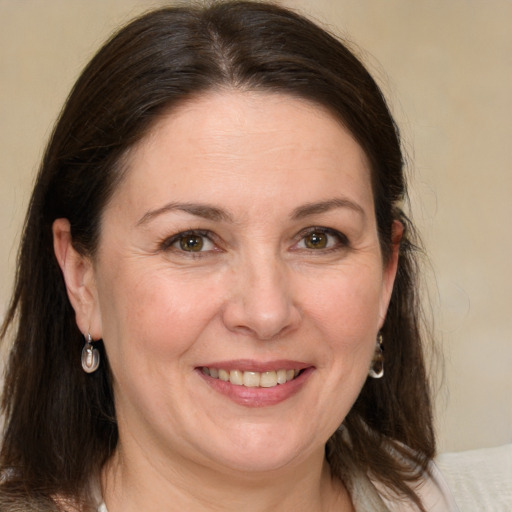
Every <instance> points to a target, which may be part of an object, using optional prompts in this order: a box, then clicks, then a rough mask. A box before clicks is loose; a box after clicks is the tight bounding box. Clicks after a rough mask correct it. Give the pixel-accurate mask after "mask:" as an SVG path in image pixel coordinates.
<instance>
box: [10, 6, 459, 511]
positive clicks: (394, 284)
mask: <svg viewBox="0 0 512 512" xmlns="http://www.w3.org/2000/svg"><path fill="white" fill-rule="evenodd" d="M405 193H406V190H405V183H404V176H403V168H402V157H401V152H400V143H399V137H398V132H397V130H396V127H395V125H394V123H393V120H392V118H391V116H390V114H389V111H388V109H387V107H386V104H385V101H384V100H383V98H382V95H381V93H380V91H379V89H378V87H377V86H376V84H375V83H374V81H373V80H372V78H371V77H370V76H369V74H368V73H367V71H366V70H365V69H364V67H363V66H362V65H361V63H360V62H359V61H358V60H357V59H356V58H355V57H354V56H353V55H352V54H351V53H350V52H349V51H348V50H347V48H346V47H345V46H344V45H343V44H341V43H340V42H338V41H337V40H335V39H334V38H333V37H332V36H330V35H329V34H327V33H326V32H325V31H323V30H322V29H320V28H318V27H317V26H315V25H314V24H312V23H311V22H309V21H307V20H305V19H303V18H302V17H300V16H298V15H296V14H294V13H291V12H289V11H286V10H284V9H282V8H279V7H276V6H272V5H267V4H260V3H251V2H228V3H220V4H215V5H213V6H211V7H208V8H169V9H163V10H159V11H155V12H152V13H149V14H147V15H146V16H144V17H142V18H140V19H139V20H136V21H134V22H132V23H131V24H129V25H128V26H127V27H125V28H124V29H122V30H121V31H120V32H119V33H118V34H117V35H116V36H114V37H113V38H112V39H111V40H110V41H109V42H108V43H107V44H106V45H105V46H104V47H103V48H102V49H101V50H100V51H99V53H98V54H97V55H96V56H95V57H94V59H93V60H92V61H91V63H90V64H89V65H88V66H87V68H86V69H85V70H84V72H83V74H82V76H81V77H80V78H79V80H78V82H77V84H76V85H75V87H74V89H73V91H72V92H71V95H70V97H69V99H68V101H67V104H66V106H65V108H64V110H63V112H62V115H61V117H60V119H59V121H58V123H57V126H56V128H55V131H54V133H53V136H52V138H51V140H50V143H49V145H48V149H47V151H46V154H45V156H44V160H43V163H42V166H41V170H40V173H39V177H38V180H37V183H36V186H35V189H34V193H33V197H32V201H31V205H30V210H29V213H28V217H27V222H26V226H25V232H24V237H23V242H22V248H21V252H20V259H19V270H18V279H17V284H16V289H15V293H14V297H13V300H12V305H11V308H10V310H9V313H8V315H7V319H6V322H5V324H4V327H3V336H4V337H5V333H6V331H7V329H8V327H9V326H13V328H14V338H15V341H14V345H13V348H12V351H11V356H10V360H9V366H8V370H7V376H6V383H5V390H4V399H3V407H4V412H5V417H6V427H5V436H4V440H3V446H2V452H1V464H2V468H3V482H2V486H1V487H2V500H3V504H2V506H3V508H2V510H4V509H5V510H19V509H21V510H30V509H32V510H102V511H104V510H106V509H107V507H108V511H109V512H117V511H130V510H145V511H153V510H155V511H156V510H158V511H160V510H198V511H199V510H205V511H206V510H208V511H210V510H218V509H219V510H220V509H222V510H232V509H235V508H236V509H237V510H239V509H242V510H247V511H264V510H271V509H275V508H276V507H279V508H280V509H282V510H295V511H299V510H308V511H315V510H318V511H320V510H322V511H327V510H328V511H334V510H336V511H352V510H356V511H362V510H365V511H366V510H376V511H381V510H382V511H386V510H454V509H455V508H454V505H453V503H452V502H451V501H450V498H449V496H448V495H447V493H446V490H445V489H444V488H443V484H442V481H441V480H440V478H439V476H438V475H437V473H436V470H435V467H434V466H433V465H432V463H431V460H432V457H433V456H434V453H435V442H434V435H433V427H432V413H431V403H430V397H429V391H428V383H427V379H426V372H425V367H424V363H423V356H422V345H421V335H420V325H419V309H418V303H417V300H416V290H415V280H414V278H415V260H414V244H413V243H412V240H411V226H410V225H409V222H408V220H407V218H406V217H405V216H404V214H403V213H402V211H401V210H400V207H399V206H400V202H401V201H402V200H403V198H404V197H405ZM383 346H385V356H384V353H383ZM16 507H17V508H16ZM436 507H437V508H436Z"/></svg>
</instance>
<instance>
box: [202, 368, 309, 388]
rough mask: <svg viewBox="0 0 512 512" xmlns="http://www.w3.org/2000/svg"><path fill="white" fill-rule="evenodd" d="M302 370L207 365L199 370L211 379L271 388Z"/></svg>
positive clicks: (249, 386)
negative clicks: (247, 369)
mask: <svg viewBox="0 0 512 512" xmlns="http://www.w3.org/2000/svg"><path fill="white" fill-rule="evenodd" d="M303 371H304V370H302V369H298V368H295V369H285V368H281V369H278V370H269V371H263V372H256V371H242V370H238V369H225V368H213V367H207V366H203V367H201V372H202V373H203V374H204V375H208V376H209V377H211V378H212V379H217V380H220V381H223V382H229V383H231V384H233V385H235V386H244V387H246V388H273V387H276V386H279V385H283V384H286V383H288V382H291V381H293V380H295V379H296V378H297V377H299V376H300V375H301V373H302V372H303Z"/></svg>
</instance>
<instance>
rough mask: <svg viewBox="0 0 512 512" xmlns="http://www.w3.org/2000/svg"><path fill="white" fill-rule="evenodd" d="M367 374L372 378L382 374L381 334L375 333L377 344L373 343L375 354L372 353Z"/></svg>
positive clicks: (378, 377) (379, 377)
mask: <svg viewBox="0 0 512 512" xmlns="http://www.w3.org/2000/svg"><path fill="white" fill-rule="evenodd" d="M368 375H369V376H370V377H372V378H373V379H381V378H382V377H383V376H384V353H383V352H382V334H381V333H380V332H379V334H378V335H377V344H376V345H375V354H373V359H372V364H371V366H370V370H369V371H368Z"/></svg>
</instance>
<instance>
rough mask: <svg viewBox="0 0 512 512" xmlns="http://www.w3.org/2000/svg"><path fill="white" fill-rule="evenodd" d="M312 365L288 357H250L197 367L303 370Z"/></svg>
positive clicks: (249, 370) (243, 370)
mask: <svg viewBox="0 0 512 512" xmlns="http://www.w3.org/2000/svg"><path fill="white" fill-rule="evenodd" d="M311 366H312V365H311V364H310V363H305V362H303V361H291V360H289V359H281V360H274V361H254V360H251V359H234V360H230V361H215V362H211V363H205V364H201V365H199V366H198V368H204V367H206V368H217V369H219V370H220V369H222V370H239V371H242V372H260V373H261V372H271V371H277V370H303V369H305V368H309V367H311Z"/></svg>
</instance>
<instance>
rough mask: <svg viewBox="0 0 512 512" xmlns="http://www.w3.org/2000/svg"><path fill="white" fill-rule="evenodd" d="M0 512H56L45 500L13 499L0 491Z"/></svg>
mask: <svg viewBox="0 0 512 512" xmlns="http://www.w3.org/2000/svg"><path fill="white" fill-rule="evenodd" d="M0 512H58V509H57V507H56V506H55V504H53V503H50V502H48V501H47V500H44V501H43V500H38V499H32V498H28V497H27V498H24V497H23V498H19V497H13V496H11V495H9V494H6V493H5V492H2V490H0Z"/></svg>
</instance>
